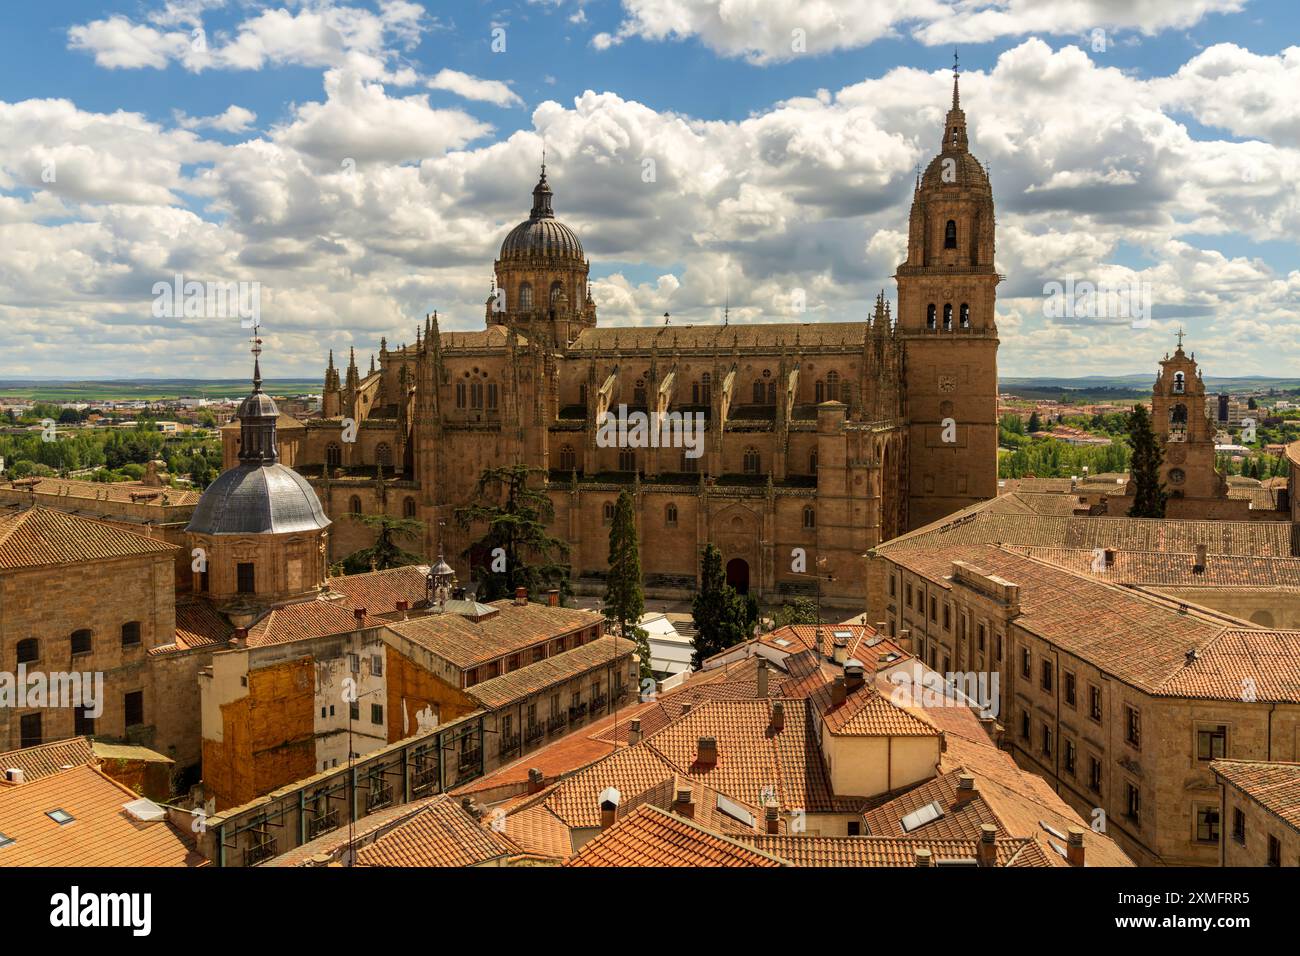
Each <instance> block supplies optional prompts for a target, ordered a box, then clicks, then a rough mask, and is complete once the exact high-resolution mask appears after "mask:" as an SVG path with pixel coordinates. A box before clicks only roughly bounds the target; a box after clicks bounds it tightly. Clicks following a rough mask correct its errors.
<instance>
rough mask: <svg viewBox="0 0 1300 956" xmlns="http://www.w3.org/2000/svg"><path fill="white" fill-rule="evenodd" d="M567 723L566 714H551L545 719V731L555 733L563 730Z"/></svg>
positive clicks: (567, 717)
mask: <svg viewBox="0 0 1300 956" xmlns="http://www.w3.org/2000/svg"><path fill="white" fill-rule="evenodd" d="M568 723H569V716H568V715H567V714H552V715H551V716H550V717H548V718H547V719H546V732H547V733H548V734H556V733H559V732H560V731H561V730H563V729H564V728H565V727H566V726H568Z"/></svg>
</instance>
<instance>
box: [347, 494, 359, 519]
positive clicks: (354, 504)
mask: <svg viewBox="0 0 1300 956" xmlns="http://www.w3.org/2000/svg"><path fill="white" fill-rule="evenodd" d="M348 511H350V512H351V513H352V514H354V515H359V514H361V499H360V498H358V497H357V496H356V495H353V496H352V498H351V500H350V501H349V502H348Z"/></svg>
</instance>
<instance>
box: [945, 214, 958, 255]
mask: <svg viewBox="0 0 1300 956" xmlns="http://www.w3.org/2000/svg"><path fill="white" fill-rule="evenodd" d="M943 247H944V248H945V249H956V248H957V220H955V219H949V220H948V225H946V226H945V227H944V230H943Z"/></svg>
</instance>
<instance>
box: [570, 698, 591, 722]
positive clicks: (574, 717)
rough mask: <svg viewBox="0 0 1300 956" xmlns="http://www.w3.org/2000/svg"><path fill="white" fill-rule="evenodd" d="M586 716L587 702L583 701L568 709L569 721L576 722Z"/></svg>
mask: <svg viewBox="0 0 1300 956" xmlns="http://www.w3.org/2000/svg"><path fill="white" fill-rule="evenodd" d="M586 716H587V702H586V701H585V700H584V701H583V702H582V703H580V704H575V705H574V706H572V707H570V708H569V720H570V721H578V720H582V718H583V717H586Z"/></svg>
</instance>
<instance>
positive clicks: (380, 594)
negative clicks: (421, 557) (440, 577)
mask: <svg viewBox="0 0 1300 956" xmlns="http://www.w3.org/2000/svg"><path fill="white" fill-rule="evenodd" d="M428 572H429V568H428V565H423V564H417V565H406V566H404V567H400V568H389V569H388V570H387V571H368V572H366V573H364V574H345V575H341V576H339V577H335V578H330V579H329V586H330V590H331V591H336V592H337V593H339V594H342V595H343V596H344V597H345V598H346V600H345V601H344V602H342V603H344V604H346V606H347V607H348V608H349V609H351V608H356V607H363V608H365V609H366V613H367V614H369V615H370V616H371V617H380V616H383V615H388V614H394V613H396V611H397V602H398V601H406V602H407V607H408V608H414V607H415V606H416V605H417V604H422V603H423V602H424V596H425V590H424V582H425V575H426V574H428Z"/></svg>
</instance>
